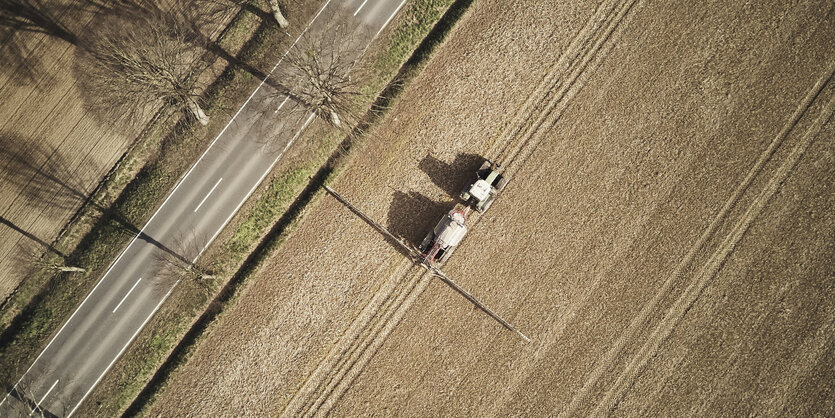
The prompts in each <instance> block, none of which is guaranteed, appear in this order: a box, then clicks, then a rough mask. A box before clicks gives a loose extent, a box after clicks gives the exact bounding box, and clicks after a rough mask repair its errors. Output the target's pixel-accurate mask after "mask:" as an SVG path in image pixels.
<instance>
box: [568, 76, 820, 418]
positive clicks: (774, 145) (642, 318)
mask: <svg viewBox="0 0 835 418" xmlns="http://www.w3.org/2000/svg"><path fill="white" fill-rule="evenodd" d="M833 72H835V66H830V67H829V68H828V70H827V72H826V73H825V74H824V75H823V76H822V77H821V78H820V79H819V80H818V81H817V82H816V83H815V85H814V86H813V87H812V89H811V90H809V92H808V93H807V95H806V97H805V98H804V99H803V101H802V102H801V103H800V105H799V106H798V107H797V108H796V109H795V111H794V113H793V114H792V117H791V119H789V121H788V123H787V124H786V125H785V126H784V127H783V129H782V130H780V132H779V133H778V134H777V135H776V136H775V137H774V139H773V140H772V142H771V143H770V144H769V146H768V147H767V148H766V149H765V150H764V151H763V153H762V154H760V157H759V159H758V160H757V161H756V163H754V165H753V166H752V167H751V169H750V170H749V172H748V174H747V175H746V176H745V178H744V179H743V181H742V182H741V183H740V184H739V185H738V186H737V188H736V189H735V190H734V192H733V194H732V195H731V196H730V198H728V200H727V201H726V202H725V204H724V205H723V206H722V208H721V209H720V210H719V212H718V213H717V214H716V216H715V217H714V218H713V220H712V221H711V223H710V224H709V225H708V227H707V228H706V229H705V230H704V232H702V235H701V236H700V237H699V239H698V240H697V241H696V242H695V243H694V244H693V246H692V247H691V248H690V249H689V250H688V252H687V254H685V256H684V258H682V260H681V261H680V262H679V264H678V265H677V266H676V267H675V269H674V270H673V271H672V272H671V274H670V275H669V276H668V277H667V279H666V280H665V281H664V283H663V284H662V286H661V288H660V289H659V290H658V292H656V294H655V296H654V297H653V298H652V300H650V301H649V302H648V303H647V304H646V305H644V307H643V308H642V309H641V311H640V312H639V313H638V315H637V316H636V317H635V318H633V319H632V321H631V322H630V323H629V326H628V327H627V328H626V330H625V331H624V332H623V334H621V335H620V336H619V337H618V339H617V340H616V341H615V344H613V345H612V347H611V348H610V349H609V350H608V351H607V352H606V353H605V354H604V356H603V357H602V359H601V361H600V362H599V363H598V365H597V367H596V368H595V369H594V370H593V371H592V372H591V373H590V375H589V378H588V380H586V382H585V383H584V385H583V387H582V388H581V389H580V391H579V392H578V393H577V394H576V395H575V396H574V397H573V398H572V400H571V403H570V404H569V405H568V407H567V408H566V410H564V411H562V412H561V413H560V414H559V415H560V416H570V415H574V414H576V411H577V408H578V407H579V406H580V405H582V404H584V403H585V401H586V399H587V398H588V396H589V395H590V392H591V390H592V388H593V387H594V386H595V385H596V384H597V382H598V380H599V379H600V377H601V376H602V375H603V373H604V372H605V371H606V370H607V369H609V368H610V367H611V366H612V364H613V363H614V361H615V360H616V359H617V357H618V356H619V355H620V354H621V352H622V351H623V349H624V348H625V346H626V343H627V342H629V341H631V340H634V339H635V338H636V337H637V333H638V332H639V330H640V329H641V328H642V327H643V325H644V324H645V323H646V322H647V320H648V319H649V316H650V315H651V314H653V313H655V312H656V310H657V308H658V305H659V303H660V302H661V300H662V299H663V298H664V297H665V296H667V294H668V293H669V292H670V290H671V289H672V287H673V284H674V283H675V282H677V281H678V279H679V278H680V277H681V276H682V274H683V272H684V270H685V269H686V268H687V267H688V266H689V265H690V264H691V263H692V262H693V260H694V259H695V257H696V255H697V254H698V253H699V251H700V250H701V249H702V247H703V246H704V245H705V244H706V243H707V241H709V240H710V239H711V238H712V237H713V234H714V233H715V232H716V230H717V229H718V228H719V226H720V225H721V224H722V223H723V222H724V221H725V220H726V219H727V217H728V215H729V213H730V212H731V210H732V209H733V208H734V207H735V206H736V204H737V203H738V202H739V200H740V199H741V198H742V195H743V194H745V192H746V191H747V190H748V188H749V187H750V185H751V183H752V182H753V180H754V178H755V177H756V176H757V175H759V174H760V172H761V171H762V169H763V167H764V166H765V164H766V163H767V162H768V161H769V160H771V158H772V157H773V156H774V153H775V152H776V151H777V149H778V148H779V147H780V145H781V144H782V143H783V141H784V140H785V138H786V137H787V136H788V134H789V133H790V132H791V131H792V130H793V129H794V128H795V126H797V124H798V123H799V122H800V119H801V117H802V116H803V115H804V114H805V113H806V111H807V110H808V109H809V107H810V106H811V105H812V103H813V102H814V101H815V99H816V98H817V97H818V96H819V95H820V93H821V91H822V90H823V88H824V86H826V84H827V83H829V81H830V80H831V79H832V76H833ZM831 107H832V101H831V100H830V102H829V104H828V105H827V108H826V110H825V111H824V113H823V114H822V115H825V114H826V113H829V114H830V115H831ZM821 126H822V125H821ZM810 132H811V130H810V131H808V132H807V135H806V136H805V137H804V139H803V142H802V143H801V145H802V144H803V143H805V142H807V141H808V142H810V141H811V136H810V135H809V133H810ZM795 151H797V148H796V149H795ZM803 151H804V152H805V148H803ZM796 154H797V153H796V152H793V153H792V156H795V155H796ZM799 157H800V156H799V155H797V157H796V158H799ZM792 168H793V166H792ZM782 169H783V167H781V169H780V171H782ZM780 171H778V172H777V173H775V175H774V176H772V180H774V179H775V178H776V176H778V175H779V174H780ZM785 175H788V172H786V173H785ZM781 182H782V180H781ZM770 184H771V182H770V183H769V185H770ZM764 197H765V196H763V195H762V194H761V195H760V196H759V197H758V198H764ZM769 198H770V196H769ZM763 203H764V202H763ZM757 204H758V200H755V201H754V202H752V204H751V206H749V208H748V211H746V215H749V216H750V215H754V216H756V214H752V213H750V212H751V209H752V208H754V205H757ZM758 213H759V212H757V214H758ZM744 220H745V218H744V217H743V218H741V219H740V221H739V222H744ZM738 225H739V224H738ZM746 230H747V227H746ZM736 231H737V228H735V229H734V231H733V232H731V235H733V234H734V233H735V232H736ZM743 232H744V231H743ZM739 238H741V235H740V237H739ZM734 245H735V243H734ZM723 248H724V245H723ZM730 249H732V248H730ZM716 255H718V252H717V254H714V256H716ZM713 259H714V257H712V258H711V259H710V260H708V263H711V260H713ZM703 271H704V270H703ZM686 293H687V292H685V294H686ZM697 296H698V295H697ZM682 297H683V296H682Z"/></svg>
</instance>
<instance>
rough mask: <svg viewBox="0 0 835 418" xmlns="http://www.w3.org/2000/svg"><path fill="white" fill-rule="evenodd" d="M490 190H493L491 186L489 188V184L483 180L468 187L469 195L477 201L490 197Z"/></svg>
mask: <svg viewBox="0 0 835 418" xmlns="http://www.w3.org/2000/svg"><path fill="white" fill-rule="evenodd" d="M491 189H493V186H491V185H490V183H488V182H487V181H486V180H484V179H478V181H476V182H475V183H473V186H472V187H470V194H471V195H473V196H474V197H475V198H476V199H478V200H479V201H483V200H486V199H487V198H488V197H490V190H491Z"/></svg>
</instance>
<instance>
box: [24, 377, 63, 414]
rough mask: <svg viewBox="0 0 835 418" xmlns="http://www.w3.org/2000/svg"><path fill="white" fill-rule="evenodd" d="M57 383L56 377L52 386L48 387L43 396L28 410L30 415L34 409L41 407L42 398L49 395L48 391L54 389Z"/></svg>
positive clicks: (37, 409)
mask: <svg viewBox="0 0 835 418" xmlns="http://www.w3.org/2000/svg"><path fill="white" fill-rule="evenodd" d="M57 384H58V379H55V383H53V384H52V386H50V387H49V390H48V391H46V393H44V394H43V396H41V400H39V401H38V403H36V404H35V407H34V408H32V410H31V411H29V416H30V417H31V416H32V414H34V413H35V411H39V410H40V409H41V403H43V401H44V399H46V397H47V396H48V395H49V392H52V389H55V385H57Z"/></svg>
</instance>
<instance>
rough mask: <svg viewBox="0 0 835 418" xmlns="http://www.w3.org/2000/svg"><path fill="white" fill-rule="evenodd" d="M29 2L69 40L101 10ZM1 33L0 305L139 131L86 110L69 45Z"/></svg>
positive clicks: (80, 2)
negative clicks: (33, 256) (68, 35)
mask: <svg viewBox="0 0 835 418" xmlns="http://www.w3.org/2000/svg"><path fill="white" fill-rule="evenodd" d="M24 3H27V2H24ZM29 3H31V4H32V5H33V7H35V8H37V9H38V10H42V11H43V12H44V13H45V14H48V15H50V16H53V18H54V21H56V22H59V23H60V24H61V25H62V26H64V27H65V28H66V30H67V32H68V33H71V34H73V35H75V36H81V35H83V34H84V33H85V32H87V31H89V30H90V28H91V27H92V26H93V25H95V24H96V22H98V20H97V19H95V16H97V14H99V12H100V11H101V9H100V8H98V7H97V6H94V5H93V3H95V2H88V1H84V0H66V1H56V2H29ZM29 3H27V4H29ZM105 3H107V2H103V3H102V4H105ZM169 4H170V3H169ZM221 23H222V24H225V22H221ZM221 27H222V25H221ZM4 33H5V32H4ZM9 34H10V36H8V37H6V38H3V39H0V55H2V56H3V57H4V58H3V59H4V61H3V65H2V66H0V97H2V98H3V100H0V218H2V219H0V220H2V223H0V302H1V301H3V300H4V299H5V298H6V296H7V295H9V293H10V292H12V290H13V289H14V288H15V287H16V286H17V285H18V283H20V281H21V280H22V279H23V278H24V277H25V276H26V274H27V273H28V272H29V271H30V267H31V261H30V259H29V258H28V255H29V254H30V253H33V252H34V253H37V254H40V253H42V252H43V251H45V250H46V249H47V247H48V246H50V245H51V244H52V243H53V241H54V240H55V238H56V237H57V235H58V233H59V232H60V231H61V229H62V228H63V227H64V226H65V225H66V223H67V221H68V220H69V219H70V217H71V216H72V215H73V214H74V213H75V212H76V211H77V210H78V208H79V207H80V206H81V204H82V203H83V202H84V200H85V199H86V198H87V195H88V194H89V193H90V192H92V191H93V189H94V188H95V187H96V185H97V184H98V183H99V182H100V181H101V179H102V177H103V176H104V174H106V173H107V171H108V170H110V169H111V168H112V167H113V165H114V164H115V163H116V161H117V160H118V158H119V157H120V156H121V155H122V154H123V153H124V152H125V150H126V148H127V147H128V145H129V144H130V143H131V142H132V141H133V140H134V139H135V138H136V136H137V135H138V134H139V128H141V127H137V128H127V127H120V128H116V127H114V126H113V124H112V123H110V122H109V121H105V120H101V118H100V117H98V115H95V114H92V113H91V112H89V111H88V110H87V109H86V106H85V95H89V94H91V92H82V91H79V89H78V84H77V78H76V77H77V74H75V71H73V62H74V60H75V59H76V55H77V54H76V49H77V45H76V44H73V43H72V42H69V41H67V40H65V39H62V38H61V37H60V36H57V34H56V33H40V32H37V31H26V30H20V31H17V32H9ZM56 249H57V250H58V251H67V249H65V248H56Z"/></svg>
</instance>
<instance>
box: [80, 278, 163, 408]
mask: <svg viewBox="0 0 835 418" xmlns="http://www.w3.org/2000/svg"><path fill="white" fill-rule="evenodd" d="M179 283H180V281H179V280H177V282H176V283H174V286H171V289H169V290H168V293H166V294H165V296H163V298H162V300H160V301H159V303H157V306H156V307H154V310H153V311H151V314H150V315H148V317H147V318H145V321H143V322H142V325H140V326H139V328H138V329H137V330H136V332H134V333H133V335H132V336H131V337H130V339H129V340H128V342H127V344H125V346H124V347H122V349H121V350H119V354H117V355H116V357H114V358H113V361H111V362H110V364H108V365H107V368H106V369H104V372H103V373H102V374H101V376H99V378H98V379H96V382H95V383H93V386H90V389H88V390H87V393H85V394H84V396H83V397H82V398H81V400H79V401H78V403H77V404H76V405H75V407H74V408H73V409H72V411H70V413H69V414H68V415H67V418H70V417H71V416H72V414H74V413H75V410H76V409H78V407H79V406H81V403H82V402H84V400H85V399H87V396H89V395H90V392H92V391H93V389H95V388H96V386H98V384H99V382H100V381H101V379H102V378H103V377H104V375H106V374H107V372H109V371H110V368H111V367H113V363H116V360H119V357H122V354H123V353H124V352H125V350H127V348H128V346H129V345H130V344H131V343H132V342H133V340H134V339H136V336H137V335H139V332H140V331H142V330H143V329H144V328H145V325H146V324H147V323H148V321H150V320H151V318H152V317H153V316H154V314H155V313H157V310H159V307H160V306H162V303H163V302H165V300H166V299H168V296H171V292H173V291H174V288H175V287H177V284H179Z"/></svg>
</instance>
